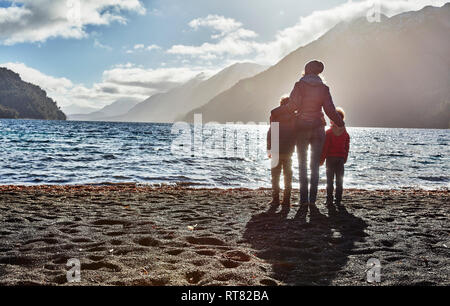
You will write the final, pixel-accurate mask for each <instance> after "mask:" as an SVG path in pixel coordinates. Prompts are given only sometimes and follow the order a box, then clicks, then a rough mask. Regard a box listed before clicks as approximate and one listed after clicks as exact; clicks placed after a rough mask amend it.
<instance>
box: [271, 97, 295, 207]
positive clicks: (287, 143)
mask: <svg viewBox="0 0 450 306" xmlns="http://www.w3.org/2000/svg"><path fill="white" fill-rule="evenodd" d="M287 103H289V98H282V99H281V101H280V106H283V105H286V104H287ZM272 122H279V138H278V140H279V150H278V151H279V154H278V153H276V152H271V150H272V149H273V148H272V138H271V137H272V129H271V128H270V129H269V131H268V133H267V152H268V156H269V158H272V157H275V158H276V157H278V164H277V165H276V166H275V167H274V166H273V165H272V169H271V174H272V202H270V205H272V206H278V205H280V175H281V171H282V170H283V175H284V194H283V202H282V203H281V205H283V206H285V207H288V206H290V204H291V190H292V160H291V156H292V153H293V152H294V148H295V138H294V137H293V124H294V122H293V120H292V117H290V116H282V117H277V118H274V116H273V115H271V116H270V123H272ZM275 151H276V150H275ZM275 154H277V156H272V155H275Z"/></svg>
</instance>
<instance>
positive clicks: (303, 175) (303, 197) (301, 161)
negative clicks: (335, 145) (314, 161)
mask: <svg viewBox="0 0 450 306" xmlns="http://www.w3.org/2000/svg"><path fill="white" fill-rule="evenodd" d="M309 134H310V133H309V132H308V131H301V132H299V134H298V137H297V157H298V170H299V182H300V204H304V203H308V202H309V198H308V168H307V166H306V165H307V161H308V154H307V153H308V145H309Z"/></svg>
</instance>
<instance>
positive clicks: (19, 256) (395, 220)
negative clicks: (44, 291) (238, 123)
mask: <svg viewBox="0 0 450 306" xmlns="http://www.w3.org/2000/svg"><path fill="white" fill-rule="evenodd" d="M324 196H325V194H324V191H320V194H319V203H318V206H317V207H318V210H314V209H313V210H310V209H309V208H308V207H306V206H302V207H299V206H298V205H296V204H294V205H292V207H291V208H290V210H283V211H282V210H281V209H278V210H277V211H269V207H268V206H267V203H268V202H269V201H270V191H269V190H266V189H259V190H246V189H230V190H222V189H191V188H189V187H186V186H172V187H171V186H161V187H151V186H136V185H134V184H122V185H99V186H90V185H86V186H28V187H21V186H0V210H1V213H0V221H1V229H0V284H1V285H69V283H67V278H66V272H67V270H68V268H67V267H66V263H67V260H68V259H70V258H77V259H79V260H80V262H81V282H80V283H72V284H70V285H372V284H369V283H368V282H367V281H366V263H367V261H368V260H369V259H370V258H376V259H379V260H380V262H381V283H379V284H376V285H450V249H449V247H450V235H449V234H450V222H449V212H450V209H449V208H450V206H449V203H450V201H449V192H448V191H444V190H441V191H423V190H422V191H419V190H412V189H405V190H384V191H382V190H380V191H364V190H346V192H345V195H344V203H345V209H331V210H329V209H327V208H326V207H325V205H324V204H323V203H324V202H325V201H324ZM296 199H298V191H297V192H295V193H294V200H296ZM294 203H295V202H294Z"/></svg>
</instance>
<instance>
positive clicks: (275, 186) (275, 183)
mask: <svg viewBox="0 0 450 306" xmlns="http://www.w3.org/2000/svg"><path fill="white" fill-rule="evenodd" d="M281 167H282V163H281V160H279V161H278V165H277V166H276V167H275V168H272V170H271V174H272V192H273V194H274V195H276V194H279V193H280V175H281Z"/></svg>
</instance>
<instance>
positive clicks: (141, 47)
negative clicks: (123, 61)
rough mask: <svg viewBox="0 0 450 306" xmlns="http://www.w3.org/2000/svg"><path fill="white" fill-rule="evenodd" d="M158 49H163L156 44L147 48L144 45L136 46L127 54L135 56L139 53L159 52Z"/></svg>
mask: <svg viewBox="0 0 450 306" xmlns="http://www.w3.org/2000/svg"><path fill="white" fill-rule="evenodd" d="M158 49H161V47H160V46H158V45H155V44H153V45H149V46H147V47H146V46H145V45H144V44H136V45H134V46H133V48H132V49H128V50H127V51H126V53H127V54H133V53H136V52H138V51H152V50H158Z"/></svg>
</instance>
